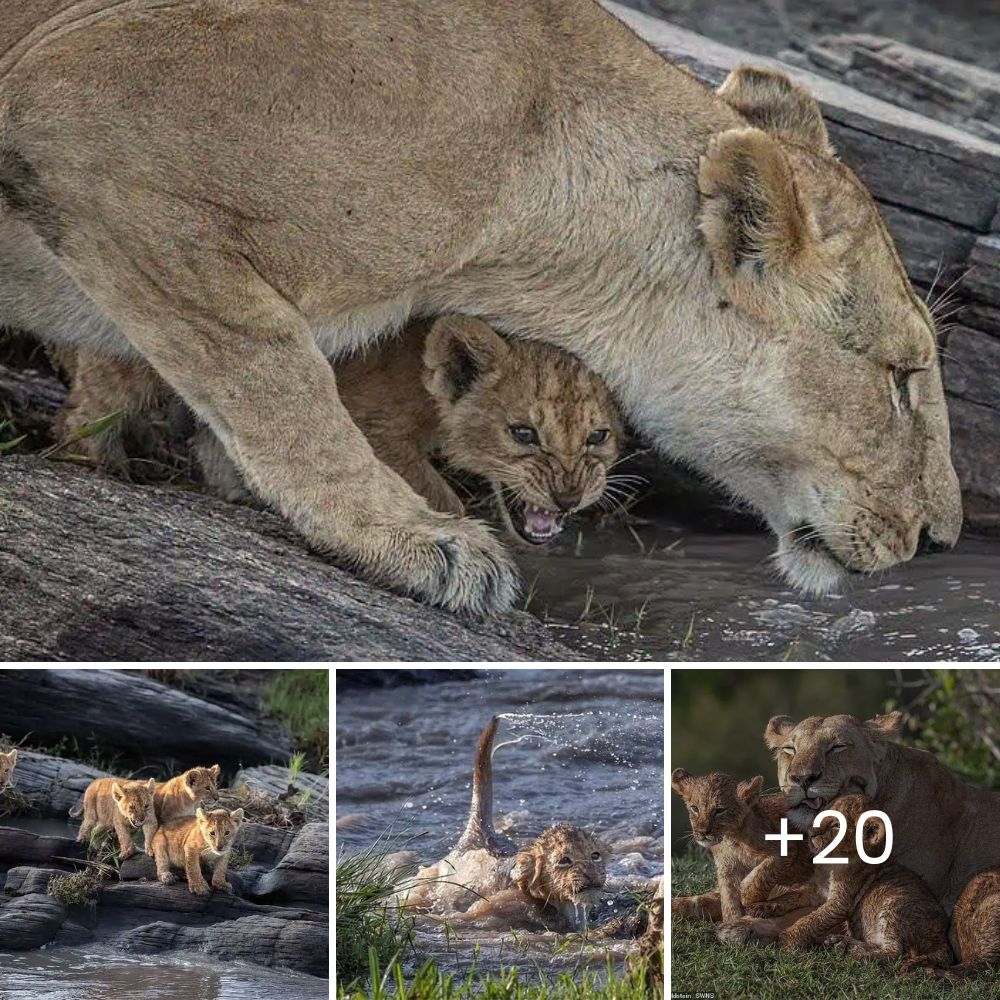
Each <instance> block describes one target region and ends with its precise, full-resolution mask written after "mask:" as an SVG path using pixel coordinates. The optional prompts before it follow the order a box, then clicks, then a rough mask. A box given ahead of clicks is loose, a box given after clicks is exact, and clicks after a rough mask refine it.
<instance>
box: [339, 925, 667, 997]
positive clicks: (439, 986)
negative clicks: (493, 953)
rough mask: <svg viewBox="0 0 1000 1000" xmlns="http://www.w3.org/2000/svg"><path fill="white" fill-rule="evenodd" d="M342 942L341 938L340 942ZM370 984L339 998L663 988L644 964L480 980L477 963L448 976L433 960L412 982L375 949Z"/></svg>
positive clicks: (505, 972) (512, 973) (585, 993)
mask: <svg viewBox="0 0 1000 1000" xmlns="http://www.w3.org/2000/svg"><path fill="white" fill-rule="evenodd" d="M338 941H339V938H338ZM368 982H369V984H371V985H367V986H365V987H364V988H362V987H361V986H357V985H355V986H350V987H344V986H343V985H339V986H338V988H337V998H338V1000H368V998H370V1000H390V998H393V1000H650V998H651V997H654V996H662V990H656V991H655V992H650V990H649V988H648V987H647V985H646V970H645V967H644V966H643V965H642V964H641V963H637V964H636V965H635V966H634V967H633V968H631V969H630V970H629V971H627V972H624V973H619V972H618V971H617V970H616V969H615V968H614V966H613V965H611V964H610V963H609V964H608V966H607V968H606V970H605V971H604V973H603V974H600V973H597V972H594V971H592V970H590V969H584V970H582V972H578V973H576V974H573V973H568V972H564V973H560V974H559V975H556V976H548V975H546V974H545V973H542V972H530V971H529V972H525V970H523V969H502V970H501V971H499V972H495V973H491V974H489V975H487V976H478V975H477V970H476V967H475V964H473V965H472V966H471V967H470V968H469V970H468V972H466V973H465V975H464V976H458V975H455V974H452V973H445V972H442V971H441V970H440V969H439V968H438V967H437V965H436V964H435V963H434V961H433V960H432V959H431V960H428V961H427V962H425V963H424V964H423V965H422V966H421V967H420V969H418V970H417V971H416V972H415V973H414V974H413V975H412V977H410V978H409V980H408V979H407V977H406V975H405V974H404V972H403V969H402V966H401V965H400V964H399V961H398V960H394V961H391V962H389V964H388V965H386V966H385V967H384V968H383V967H382V965H381V964H380V963H379V962H378V960H377V958H376V957H375V953H374V949H373V951H372V957H371V964H370V968H369V971H368Z"/></svg>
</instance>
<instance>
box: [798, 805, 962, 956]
mask: <svg viewBox="0 0 1000 1000" xmlns="http://www.w3.org/2000/svg"><path fill="white" fill-rule="evenodd" d="M829 808H830V809H833V810H836V811H838V812H840V813H841V814H842V815H843V816H844V819H845V820H846V823H847V833H846V835H845V836H844V838H843V839H842V840H841V841H840V843H839V844H838V845H837V847H835V848H834V849H833V850H832V851H831V852H830V853H829V854H828V855H827V857H829V858H846V859H847V864H846V865H817V866H816V868H817V875H816V878H817V880H818V881H819V882H820V884H821V887H822V890H823V892H824V895H825V897H826V898H825V900H824V902H823V904H822V906H820V907H818V908H817V909H816V910H815V911H813V912H812V913H810V914H809V915H808V916H806V917H803V918H802V919H801V920H799V921H797V922H796V923H795V924H793V925H792V926H791V927H790V928H788V930H786V931H784V932H782V933H781V934H780V936H779V938H778V943H779V945H780V946H781V947H782V948H804V947H807V946H809V945H811V944H819V943H820V942H823V943H825V944H826V945H827V946H829V947H836V948H837V949H838V950H840V951H843V952H844V953H845V954H847V955H850V956H852V957H853V958H875V959H879V960H881V961H893V960H895V959H897V958H902V959H904V963H903V971H911V970H913V969H915V968H920V967H923V968H928V967H929V968H944V967H947V966H949V965H951V963H952V954H951V949H950V948H949V947H948V917H947V916H946V914H945V912H944V910H943V909H942V908H941V904H940V903H939V902H938V901H937V900H936V899H935V898H934V895H933V893H932V892H931V891H930V889H929V888H928V887H927V884H926V883H925V882H924V881H923V879H921V878H920V877H919V876H918V875H916V874H915V873H914V872H913V871H911V870H910V869H909V868H907V867H905V866H904V865H901V864H899V863H898V862H896V861H894V860H893V859H892V857H890V858H888V859H887V860H886V861H884V862H882V863H881V864H878V865H873V864H869V863H867V862H865V861H864V860H863V859H862V857H861V856H860V855H859V853H858V850H857V839H856V830H857V826H858V823H859V821H860V819H861V816H862V815H863V814H864V813H865V812H867V811H869V810H871V809H874V808H876V806H875V802H874V800H873V799H870V798H867V797H866V796H863V795H844V796H840V797H839V798H836V799H834V800H833V801H832V802H831V803H830V805H829ZM839 829H840V823H839V821H838V820H837V819H836V817H832V816H828V817H826V818H825V819H824V820H823V821H822V823H821V824H820V826H819V827H818V828H817V829H814V830H813V831H812V835H811V836H810V838H809V839H810V845H811V849H812V851H813V852H814V853H815V854H818V853H819V852H821V851H822V850H823V848H825V847H826V846H827V845H829V844H831V843H832V842H833V841H834V839H835V838H836V836H837V833H838V830H839ZM885 836H886V835H885V828H884V825H883V823H882V822H881V821H880V820H879V819H877V818H876V817H869V818H868V819H866V820H865V824H864V830H863V844H864V847H865V851H866V852H867V854H868V855H869V856H870V857H878V856H880V855H881V854H882V853H883V851H884V848H885ZM845 920H846V921H847V922H848V926H849V933H847V934H836V935H833V934H832V932H833V931H834V930H835V929H836V928H837V927H838V926H839V925H840V924H841V923H842V922H843V921H845Z"/></svg>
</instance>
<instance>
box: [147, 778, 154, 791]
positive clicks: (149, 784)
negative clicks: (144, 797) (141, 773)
mask: <svg viewBox="0 0 1000 1000" xmlns="http://www.w3.org/2000/svg"><path fill="white" fill-rule="evenodd" d="M146 787H147V788H148V789H149V791H150V792H155V791H156V778H150V779H149V781H147V782H146Z"/></svg>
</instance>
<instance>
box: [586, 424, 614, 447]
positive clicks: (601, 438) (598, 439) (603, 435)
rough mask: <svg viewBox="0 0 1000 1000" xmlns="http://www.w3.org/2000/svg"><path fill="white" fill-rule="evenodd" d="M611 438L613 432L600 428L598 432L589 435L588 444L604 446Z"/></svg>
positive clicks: (594, 431)
mask: <svg viewBox="0 0 1000 1000" xmlns="http://www.w3.org/2000/svg"><path fill="white" fill-rule="evenodd" d="M610 436H611V431H609V430H608V429H607V427H598V428H597V430H593V431H591V432H590V433H589V434H588V435H587V444H588V445H596V444H604V442H605V441H607V439H608V438H609V437H610Z"/></svg>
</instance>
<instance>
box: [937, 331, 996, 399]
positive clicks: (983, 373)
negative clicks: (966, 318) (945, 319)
mask: <svg viewBox="0 0 1000 1000" xmlns="http://www.w3.org/2000/svg"><path fill="white" fill-rule="evenodd" d="M947 352H948V361H947V364H946V365H945V369H944V384H945V388H946V389H947V390H948V392H949V393H951V395H953V396H957V397H958V398H960V399H967V400H969V402H971V403H979V405H980V406H986V407H989V408H990V409H997V407H996V406H995V403H996V401H997V400H1000V337H991V336H989V335H988V334H985V333H982V332H981V331H979V330H973V329H970V328H969V327H966V326H957V327H956V328H955V329H954V330H950V331H949V332H948V347H947ZM998 416H1000V413H998Z"/></svg>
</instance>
